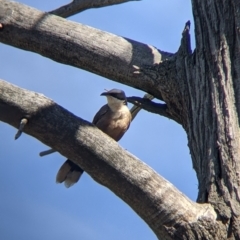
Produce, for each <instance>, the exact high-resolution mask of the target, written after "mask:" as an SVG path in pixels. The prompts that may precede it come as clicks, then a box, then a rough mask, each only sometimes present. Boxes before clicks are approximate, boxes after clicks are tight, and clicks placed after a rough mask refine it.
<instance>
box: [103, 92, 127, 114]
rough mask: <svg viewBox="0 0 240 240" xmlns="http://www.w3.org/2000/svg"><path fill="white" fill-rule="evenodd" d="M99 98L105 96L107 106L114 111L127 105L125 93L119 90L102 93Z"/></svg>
mask: <svg viewBox="0 0 240 240" xmlns="http://www.w3.org/2000/svg"><path fill="white" fill-rule="evenodd" d="M101 96H106V97H107V101H108V106H109V107H110V108H111V109H112V110H113V111H114V110H115V109H116V110H117V109H119V108H120V107H122V106H123V105H127V98H126V95H125V92H124V91H122V90H119V89H112V90H110V91H107V92H103V93H102V94H101Z"/></svg>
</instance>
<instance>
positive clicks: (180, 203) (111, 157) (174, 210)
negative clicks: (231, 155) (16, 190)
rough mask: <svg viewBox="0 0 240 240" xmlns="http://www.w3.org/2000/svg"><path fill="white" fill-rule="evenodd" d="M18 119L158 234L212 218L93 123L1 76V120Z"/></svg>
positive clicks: (206, 207)
mask: <svg viewBox="0 0 240 240" xmlns="http://www.w3.org/2000/svg"><path fill="white" fill-rule="evenodd" d="M22 118H26V119H28V124H27V125H26V126H25V128H24V132H25V133H26V134H29V135H31V136H33V137H35V138H37V139H38V140H39V141H41V142H43V143H44V144H46V145H48V146H50V147H52V148H53V149H56V150H57V151H58V152H60V153H61V154H62V155H63V156H65V157H67V158H70V159H71V160H72V161H73V162H75V163H76V164H78V165H79V166H81V167H82V168H83V169H84V170H85V171H86V172H87V173H88V174H89V175H90V176H91V177H92V178H93V179H95V180H96V181H97V182H98V183H100V184H102V185H104V186H106V187H107V188H109V189H110V190H111V191H113V192H114V193H115V194H116V195H117V196H119V197H120V198H121V199H123V200H124V201H125V202H126V203H127V204H128V205H129V206H130V207H132V208H133V209H134V210H135V211H136V213H137V214H139V215H140V217H142V218H143V219H144V220H145V221H146V223H147V224H148V225H149V226H150V228H151V229H152V230H153V231H154V232H155V234H156V235H157V236H158V237H159V238H160V237H163V233H164V231H165V230H164V229H165V227H166V226H168V227H174V226H175V225H176V224H179V225H182V224H183V223H184V224H185V223H187V222H197V221H198V220H199V219H202V218H207V219H208V220H209V221H214V220H215V218H216V215H215V212H214V211H213V209H212V207H211V206H210V205H208V204H203V205H200V204H196V203H194V202H192V201H191V200H190V199H188V198H187V197H186V196H184V195H183V194H182V193H181V192H179V191H178V190H177V189H176V188H175V187H174V186H173V185H172V184H170V183H169V182H168V181H166V180H165V179H164V178H162V177H161V176H159V175H158V174H157V173H156V172H155V171H154V170H153V169H151V168H150V167H148V166H147V165H146V164H144V163H143V162H142V161H140V160H139V159H137V158H136V157H135V156H133V155H132V154H130V153H129V152H127V151H125V150H124V149H123V148H122V147H120V145H119V144H118V143H117V142H115V141H113V140H112V139H111V138H110V137H108V136H107V135H106V134H104V133H103V132H101V131H100V130H99V129H97V128H96V127H95V126H94V125H92V124H90V123H89V122H87V121H85V120H83V119H81V118H79V117H77V116H75V115H73V114H72V113H70V112H68V111H67V110H65V109H64V108H62V107H61V106H59V105H57V104H56V103H54V102H53V101H52V100H50V99H48V98H46V97H45V96H43V95H42V94H38V93H35V92H31V91H28V90H25V89H21V88H19V87H17V86H14V85H12V84H10V83H7V82H5V81H3V80H0V120H1V121H3V122H6V123H8V124H10V125H12V126H14V127H16V128H18V126H19V122H20V120H21V119H22ZM46 133H47V134H46ZM100 146H101V147H100Z"/></svg>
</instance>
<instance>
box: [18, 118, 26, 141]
mask: <svg viewBox="0 0 240 240" xmlns="http://www.w3.org/2000/svg"><path fill="white" fill-rule="evenodd" d="M27 122H28V120H27V119H26V118H23V119H22V120H21V121H20V125H19V128H18V131H17V133H16V135H15V140H17V139H18V138H19V137H20V136H21V134H22V131H23V128H24V127H25V126H26V124H27Z"/></svg>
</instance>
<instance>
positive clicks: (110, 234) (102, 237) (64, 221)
mask: <svg viewBox="0 0 240 240" xmlns="http://www.w3.org/2000/svg"><path fill="white" fill-rule="evenodd" d="M21 2H22V3H24V4H28V5H30V6H32V7H35V8H38V9H40V10H42V11H49V10H52V9H55V8H56V7H58V6H61V5H63V4H66V2H63V1H62V0H61V1H60V0H59V1H46V0H45V1H33V0H24V1H21ZM70 20H72V21H77V22H80V23H83V24H86V25H90V26H92V27H95V28H98V29H101V30H104V31H108V32H111V33H114V34H117V35H120V36H123V37H127V38H131V39H133V40H136V41H139V42H143V43H146V44H151V45H153V46H155V47H157V48H158V49H161V50H164V51H169V52H176V51H177V49H178V47H179V43H180V39H181V33H182V30H183V27H184V24H185V22H186V21H187V20H191V22H192V29H191V34H192V36H193V35H194V29H193V20H192V12H191V3H190V1H186V0H172V1H167V0H165V1H163V0H162V1H159V0H148V1H147V0H143V1H139V2H138V1H136V2H130V3H125V4H122V5H117V6H112V7H106V8H102V9H93V10H88V11H85V12H83V13H81V14H78V15H76V16H73V17H71V18H70ZM192 38H193V37H192ZM192 41H193V39H192ZM0 54H1V55H0V62H1V69H0V78H1V79H4V80H7V81H9V82H11V83H13V84H16V85H18V86H20V87H23V88H26V89H29V90H32V91H36V92H39V93H42V94H44V95H45V96H47V97H49V98H51V99H53V100H54V101H55V102H57V103H58V104H60V105H62V106H63V107H65V108H66V109H68V110H69V111H71V112H73V113H74V114H76V115H78V116H80V117H82V118H83V119H86V120H88V121H92V118H93V116H94V114H95V113H96V111H97V110H98V109H99V108H100V107H101V106H102V105H103V104H105V103H106V99H105V98H104V97H100V94H101V93H102V92H103V91H104V89H111V88H120V89H123V90H124V91H125V92H126V94H127V95H128V96H143V94H144V93H143V92H141V91H139V90H136V89H133V88H130V87H127V86H124V85H121V84H118V83H115V82H113V81H110V80H108V79H105V78H102V77H99V76H97V75H94V74H91V73H88V72H86V71H83V70H80V69H77V68H73V67H71V66H67V65H62V64H59V63H57V62H54V61H52V60H50V59H47V58H45V57H42V56H40V55H38V54H35V53H31V52H27V51H23V50H19V49H16V48H13V47H10V46H7V45H3V44H1V43H0ZM86 102H87V103H88V104H86ZM0 133H1V138H0V160H1V168H0V194H1V200H0V203H1V204H0V212H1V220H0V239H4V240H14V239H18V240H26V239H31V240H42V239H45V240H48V239H58V240H63V239H71V240H75V239H83V240H110V239H111V240H112V239H114V240H118V239H119V240H120V239H121V240H122V239H131V240H132V239H138V240H146V239H148V240H150V239H156V236H155V235H154V233H153V232H152V231H151V229H150V228H149V227H148V226H147V224H146V223H145V222H144V221H143V220H142V219H141V218H140V217H138V216H137V214H136V213H135V212H134V211H133V210H132V209H131V208H130V207H129V206H128V205H127V204H125V203H124V202H123V201H122V200H121V199H119V198H118V197H117V196H115V195H114V194H113V193H112V192H110V191H109V190H108V189H107V188H105V187H103V186H101V185H99V184H98V183H96V182H95V181H94V180H93V179H92V178H91V177H90V176H89V175H88V174H86V173H85V174H84V175H83V176H82V178H81V181H80V182H79V183H78V184H76V185H75V186H73V187H72V188H70V189H66V188H65V187H64V186H63V185H59V184H56V183H55V176H56V173H57V171H58V168H59V167H60V166H61V164H62V163H63V162H64V161H65V158H64V157H63V156H61V155H59V154H58V153H55V154H51V155H49V156H46V157H44V158H40V157H39V155H38V154H39V152H41V151H43V150H46V149H48V146H45V145H43V144H42V143H40V142H39V141H38V140H36V139H34V138H32V137H30V136H27V135H26V134H23V135H22V136H21V137H20V139H19V140H17V141H15V140H14V135H15V133H16V129H14V128H12V127H11V126H9V125H7V124H5V123H2V122H0ZM140 133H141V134H140ZM119 143H120V144H121V145H122V146H123V147H124V148H126V149H127V150H128V151H130V152H131V153H133V154H134V155H136V156H137V157H138V158H140V159H141V160H142V161H144V162H145V163H147V164H148V165H149V166H151V167H152V168H154V169H155V170H156V171H157V172H158V173H159V174H160V175H162V176H163V177H165V178H166V179H167V180H169V181H170V182H171V183H173V184H174V185H175V186H176V187H177V188H178V189H179V190H180V191H182V192H183V193H184V194H186V195H187V196H188V197H189V198H191V199H192V200H195V199H196V197H197V188H198V186H197V180H196V175H195V172H194V170H193V169H192V162H191V159H190V155H189V149H188V147H187V138H186V134H185V132H184V130H183V128H182V127H181V126H180V125H179V124H177V123H175V122H174V121H172V120H169V119H166V118H164V117H161V116H158V115H154V114H150V113H148V112H145V111H141V112H140V113H139V115H138V116H137V118H136V119H135V120H134V121H133V122H132V124H131V127H130V129H129V130H128V132H127V133H126V134H125V136H124V137H123V138H122V140H121V141H120V142H119Z"/></svg>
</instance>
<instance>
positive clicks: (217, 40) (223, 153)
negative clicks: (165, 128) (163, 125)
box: [184, 0, 240, 239]
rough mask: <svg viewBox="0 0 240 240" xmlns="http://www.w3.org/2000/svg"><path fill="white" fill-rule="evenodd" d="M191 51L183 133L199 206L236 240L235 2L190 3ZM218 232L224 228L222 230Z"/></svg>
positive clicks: (239, 235)
mask: <svg viewBox="0 0 240 240" xmlns="http://www.w3.org/2000/svg"><path fill="white" fill-rule="evenodd" d="M192 4H193V14H194V19H195V36H196V49H195V51H194V53H193V55H192V56H189V57H187V58H186V59H185V63H186V73H185V74H186V75H185V79H186V84H185V85H184V90H185V91H186V93H188V94H186V95H185V96H186V97H185V101H184V103H185V108H186V109H187V111H186V112H187V117H186V122H185V124H184V128H185V130H186V132H187V136H188V142H189V148H190V152H191V156H192V161H193V166H194V169H195V170H196V173H197V178H198V181H199V194H198V199H197V201H198V202H199V203H210V204H211V205H212V206H213V207H214V209H215V211H216V212H217V215H218V217H217V220H218V221H220V222H222V224H223V225H225V228H226V230H225V233H224V235H222V238H223V239H227V238H229V239H240V217H239V215H240V188H239V187H240V176H239V174H240V166H239V164H240V163H239V159H240V158H239V154H240V148H239V116H240V92H239V91H240V89H239V84H240V68H239V60H240V55H239V53H240V52H239V50H240V38H239V27H240V12H239V9H240V2H239V1H223V0H220V1H207V3H206V1H201V0H193V1H192ZM223 229H224V227H223Z"/></svg>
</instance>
